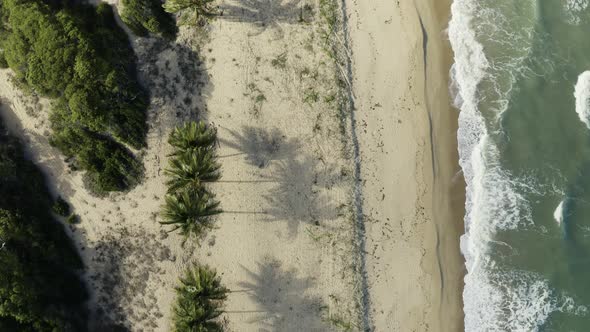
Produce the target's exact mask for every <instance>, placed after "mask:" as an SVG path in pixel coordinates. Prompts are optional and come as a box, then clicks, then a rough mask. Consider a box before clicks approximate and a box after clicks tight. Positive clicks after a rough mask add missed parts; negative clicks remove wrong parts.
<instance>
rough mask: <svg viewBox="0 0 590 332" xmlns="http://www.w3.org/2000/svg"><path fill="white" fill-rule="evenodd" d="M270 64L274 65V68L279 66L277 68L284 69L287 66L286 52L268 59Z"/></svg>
mask: <svg viewBox="0 0 590 332" xmlns="http://www.w3.org/2000/svg"><path fill="white" fill-rule="evenodd" d="M270 64H271V65H272V66H273V67H275V68H279V69H285V68H287V53H286V52H285V53H281V54H279V55H277V57H276V58H274V59H272V60H271V61H270Z"/></svg>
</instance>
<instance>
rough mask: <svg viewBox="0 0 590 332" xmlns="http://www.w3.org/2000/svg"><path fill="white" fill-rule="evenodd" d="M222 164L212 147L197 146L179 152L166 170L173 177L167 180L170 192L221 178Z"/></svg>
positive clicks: (197, 186)
mask: <svg viewBox="0 0 590 332" xmlns="http://www.w3.org/2000/svg"><path fill="white" fill-rule="evenodd" d="M220 167H221V166H220V165H219V163H218V162H217V160H216V155H215V153H214V152H213V151H212V150H211V149H205V148H195V149H189V150H187V151H185V152H184V153H180V154H178V155H177V156H176V157H175V158H172V159H170V165H169V168H168V169H166V170H165V173H166V175H168V176H170V177H171V179H170V180H168V181H167V182H166V184H167V185H168V192H169V193H171V192H175V191H177V190H179V189H182V188H185V187H188V186H192V187H193V188H199V187H200V186H201V184H202V183H204V182H213V181H217V180H219V178H220V177H221V174H220V172H219V169H220Z"/></svg>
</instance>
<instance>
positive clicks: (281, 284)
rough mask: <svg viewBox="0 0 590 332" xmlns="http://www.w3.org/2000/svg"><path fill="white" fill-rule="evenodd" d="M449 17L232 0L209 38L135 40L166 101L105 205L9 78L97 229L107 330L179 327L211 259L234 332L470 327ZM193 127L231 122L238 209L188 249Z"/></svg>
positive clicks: (152, 87) (408, 9) (386, 7)
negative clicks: (179, 209) (167, 204)
mask: <svg viewBox="0 0 590 332" xmlns="http://www.w3.org/2000/svg"><path fill="white" fill-rule="evenodd" d="M110 2H111V3H112V4H114V5H115V6H117V5H118V1H110ZM334 5H336V6H334ZM339 5H342V7H338V6H339ZM449 6H450V3H449V1H448V0H445V1H435V0H420V1H417V2H415V3H414V2H410V1H391V0H388V1H386V0H374V1H358V0H345V1H344V2H343V3H342V4H340V3H339V2H338V1H335V2H331V1H325V0H317V1H305V4H304V5H303V4H301V3H299V2H298V1H276V2H275V1H263V0H250V1H245V2H241V1H238V0H234V1H231V0H224V1H220V3H219V8H220V10H221V12H222V14H223V15H222V16H220V17H218V18H217V19H216V20H214V21H212V22H211V23H210V25H209V26H208V27H207V28H206V32H205V33H199V34H197V33H195V32H194V31H192V30H190V29H189V28H186V27H183V28H182V29H181V33H180V36H179V38H178V39H177V40H176V41H174V42H170V43H168V42H164V41H162V40H160V39H156V38H137V37H132V39H133V47H134V49H135V51H136V53H137V55H138V59H139V68H138V69H139V77H140V80H141V82H142V84H143V85H144V86H146V87H147V88H148V89H149V91H150V93H151V103H150V106H149V109H148V125H149V128H150V129H149V132H148V138H147V141H148V147H147V148H146V149H144V150H142V151H134V152H135V153H136V154H137V155H139V156H141V159H142V161H143V165H144V168H145V178H144V180H143V182H142V183H141V184H139V185H138V186H137V187H135V188H133V189H132V190H131V191H130V192H127V193H117V194H110V195H109V196H107V197H95V196H93V195H91V194H90V193H89V192H88V191H87V190H86V189H85V188H84V185H83V181H82V174H80V172H75V171H71V170H70V169H69V167H68V165H67V163H66V161H65V160H64V158H63V156H62V155H61V154H60V152H59V151H58V150H56V149H55V148H53V147H52V146H50V144H49V142H48V137H49V133H50V128H49V123H48V116H47V114H48V111H49V108H50V101H48V100H46V99H43V98H37V97H32V96H27V95H24V94H23V93H21V92H19V91H18V89H17V88H16V87H15V86H14V85H13V84H12V83H11V82H10V75H11V73H10V71H9V70H0V97H1V98H2V102H3V106H2V109H1V112H2V113H1V115H2V116H3V119H4V120H5V121H6V122H7V123H8V125H9V127H10V128H11V129H12V131H13V132H14V133H15V134H16V135H18V136H19V137H21V138H22V139H23V141H24V142H25V145H26V148H27V151H28V153H29V155H30V158H31V159H32V160H33V161H35V162H36V163H37V164H38V165H39V166H40V167H41V169H42V170H43V171H44V173H45V174H46V175H47V178H48V182H49V184H50V187H51V188H52V190H53V192H54V194H55V195H57V194H59V195H61V196H63V197H64V198H65V199H66V200H67V201H69V202H70V203H71V204H72V206H73V207H74V210H75V213H77V214H79V215H80V217H81V219H82V222H81V223H80V224H79V225H76V226H68V229H69V232H70V234H71V235H72V236H73V237H74V239H75V240H76V244H77V246H78V247H79V249H80V251H81V253H82V256H83V258H84V261H85V263H86V266H87V275H86V280H87V282H88V283H89V287H90V288H91V289H92V303H91V308H92V309H93V313H94V317H95V320H96V321H95V322H93V325H94V328H95V330H97V331H101V330H105V329H108V328H112V326H115V325H118V326H123V327H126V328H128V329H129V330H131V331H168V330H170V321H171V320H170V318H171V305H172V302H173V300H174V287H175V286H176V285H177V282H178V277H179V275H180V274H181V273H182V272H183V271H184V269H185V267H186V266H188V265H189V264H191V263H192V262H195V261H198V262H201V263H205V264H208V265H210V266H211V267H213V268H215V269H217V271H218V272H219V274H220V275H221V277H222V280H223V282H224V284H225V285H226V286H227V287H228V288H229V289H230V291H231V293H230V294H229V298H228V301H227V303H226V308H225V310H226V312H225V314H224V316H223V319H224V321H226V327H227V329H228V331H240V332H241V331H340V330H343V331H347V330H352V331H360V330H366V329H367V328H368V329H370V330H374V331H458V330H461V329H462V324H463V316H462V301H461V299H462V296H461V291H462V283H463V281H462V278H463V274H464V271H463V270H464V267H463V259H462V257H461V254H460V252H459V235H460V234H462V233H463V228H462V227H463V226H462V217H463V211H462V204H463V196H462V195H463V194H462V188H463V184H462V180H461V177H460V176H459V175H457V174H458V169H459V168H458V165H457V152H456V122H457V113H456V110H454V109H452V108H451V106H450V101H449V96H448V73H449V66H450V61H451V55H450V46H449V44H448V42H447V40H446V36H445V33H444V29H445V28H446V25H447V22H448V15H449ZM326 13H328V14H326ZM341 15H343V16H341ZM332 19H335V20H336V22H338V23H339V26H337V27H331V26H330V25H329V22H331V20H332ZM347 47H348V49H346V48H347ZM342 54H344V55H345V56H344V57H343V58H341V57H340V55H342ZM347 67H348V70H349V72H347V69H346V68H347ZM343 112H344V113H343ZM346 112H353V113H351V114H348V113H346ZM195 119H203V120H206V121H208V122H209V123H211V124H212V125H214V126H215V127H216V128H218V133H219V151H218V152H219V157H220V162H221V165H222V179H221V180H220V181H219V182H218V183H215V184H214V185H213V186H212V190H213V191H214V192H215V193H216V194H217V198H218V199H219V200H220V201H221V204H222V207H223V209H224V211H225V212H224V213H223V214H222V215H221V216H220V217H219V218H218V220H217V221H216V229H215V230H213V231H212V232H210V233H209V234H208V236H207V237H206V238H205V239H203V240H202V241H201V242H200V243H196V242H194V241H189V242H187V243H185V244H184V245H183V239H182V238H181V236H180V235H178V234H175V233H170V234H168V233H167V232H166V229H165V228H163V227H162V226H161V225H160V224H159V223H158V221H159V220H160V219H159V218H160V217H159V215H158V212H159V210H160V206H161V205H162V203H163V199H162V198H163V197H164V195H165V192H166V187H165V184H164V182H165V180H166V178H165V176H164V172H163V170H164V169H165V168H166V167H167V156H168V154H169V153H170V151H171V148H170V146H169V145H168V144H167V142H166V140H167V136H168V133H169V132H170V130H171V129H172V128H173V127H174V126H175V125H178V124H181V123H183V122H184V121H188V120H195ZM363 231H364V232H363Z"/></svg>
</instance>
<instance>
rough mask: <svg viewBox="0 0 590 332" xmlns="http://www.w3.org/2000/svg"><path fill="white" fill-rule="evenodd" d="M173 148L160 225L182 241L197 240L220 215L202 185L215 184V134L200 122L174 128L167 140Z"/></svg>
mask: <svg viewBox="0 0 590 332" xmlns="http://www.w3.org/2000/svg"><path fill="white" fill-rule="evenodd" d="M168 142H169V143H170V145H172V146H173V147H174V151H173V153H172V155H171V159H170V162H169V163H170V165H169V168H168V169H166V174H167V175H168V176H169V177H170V179H169V180H168V181H167V185H168V194H167V195H166V198H165V204H164V206H163V208H162V212H161V215H162V218H163V219H164V220H163V221H161V222H160V223H161V224H163V225H172V226H174V228H173V229H172V230H171V231H175V230H178V229H180V232H181V234H183V235H184V236H185V237H189V236H190V235H195V236H196V237H197V238H198V237H200V236H201V235H203V234H204V233H205V231H206V230H208V229H211V228H213V220H212V218H213V217H214V216H215V215H217V214H219V213H221V212H222V211H221V209H220V208H219V202H218V201H216V200H215V196H214V195H213V194H211V193H210V192H209V191H208V190H207V188H205V186H204V184H205V183H210V182H214V181H217V180H218V179H219V178H220V177H221V174H220V171H219V169H220V165H219V163H218V162H217V155H216V154H215V144H216V142H217V132H216V130H215V129H213V128H210V127H208V126H207V125H205V123H203V122H189V123H185V124H184V125H183V126H180V127H176V128H175V129H174V130H173V131H172V133H171V134H170V137H169V138H168Z"/></svg>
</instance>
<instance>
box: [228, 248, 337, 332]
mask: <svg viewBox="0 0 590 332" xmlns="http://www.w3.org/2000/svg"><path fill="white" fill-rule="evenodd" d="M257 265H258V271H257V272H253V271H250V270H248V269H247V268H245V267H243V266H242V268H243V269H244V270H246V273H247V275H248V277H249V278H250V281H248V282H241V283H240V284H239V285H240V287H243V288H245V289H247V290H249V291H250V292H249V293H250V297H251V298H252V300H254V301H255V302H256V303H257V304H258V306H259V309H260V311H262V313H261V314H259V315H258V317H256V318H254V319H253V320H251V321H250V322H251V323H252V322H261V323H262V324H263V325H264V326H265V329H261V331H281V332H289V331H326V330H329V328H328V326H326V324H325V323H324V322H323V321H322V318H321V310H322V309H323V307H324V305H323V303H322V300H321V299H320V298H319V297H318V296H313V295H306V293H307V291H308V289H310V288H311V287H313V286H314V284H315V283H314V281H313V280H312V279H311V278H307V277H304V278H300V277H298V275H297V270H295V269H293V268H291V269H284V268H283V267H282V264H281V262H280V261H278V260H277V259H276V258H265V259H264V261H263V262H262V263H257Z"/></svg>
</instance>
